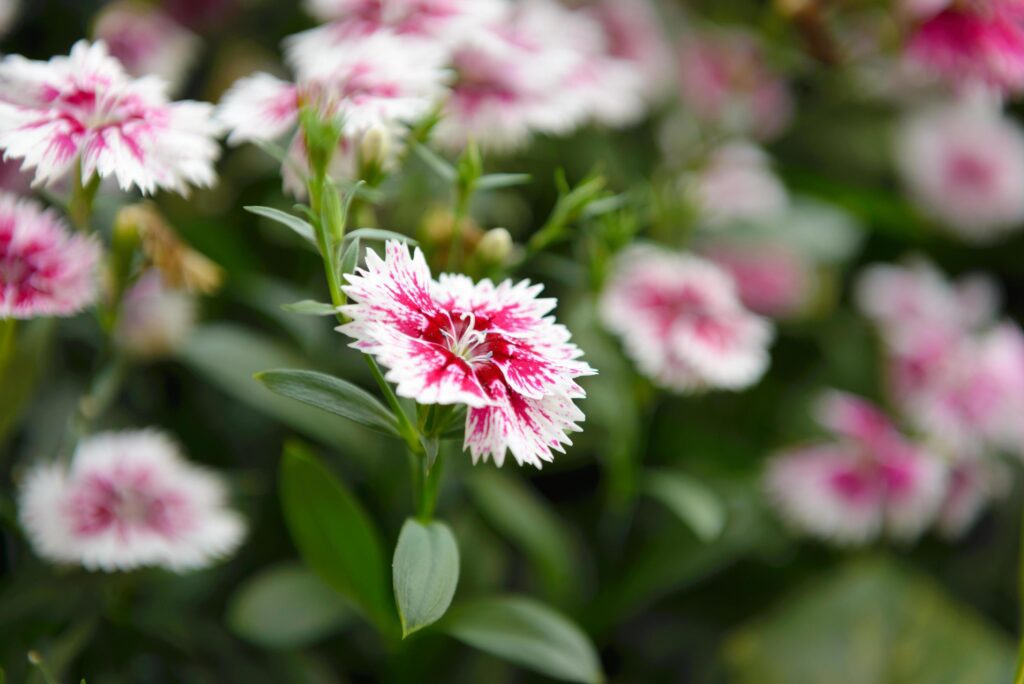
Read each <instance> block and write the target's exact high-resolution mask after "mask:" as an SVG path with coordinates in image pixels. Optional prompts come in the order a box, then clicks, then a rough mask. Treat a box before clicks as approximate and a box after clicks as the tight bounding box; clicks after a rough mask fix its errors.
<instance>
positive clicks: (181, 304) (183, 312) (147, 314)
mask: <svg viewBox="0 0 1024 684" xmlns="http://www.w3.org/2000/svg"><path fill="white" fill-rule="evenodd" d="M198 316H199V306H198V303H197V302H196V299H195V297H194V296H192V295H191V294H189V293H188V292H185V291H184V290H176V289H172V288H170V287H168V286H167V285H166V284H165V283H164V280H163V277H162V276H161V275H160V272H159V271H157V270H149V271H146V272H145V273H144V274H143V275H142V276H141V277H140V278H139V279H138V281H136V283H135V284H134V285H132V287H131V289H129V290H128V292H127V293H126V294H125V296H124V299H123V300H122V302H121V315H120V316H119V317H118V320H117V328H116V330H115V331H114V340H115V341H116V342H117V345H118V346H119V347H120V348H121V349H123V350H124V351H125V352H126V353H128V354H129V355H131V356H133V357H135V358H139V359H153V358H160V357H165V356H169V355H170V354H172V353H173V352H175V351H177V350H178V349H181V347H182V346H184V344H185V342H186V341H187V340H188V337H189V335H190V334H191V332H192V330H193V329H194V328H195V324H196V320H197V319H198Z"/></svg>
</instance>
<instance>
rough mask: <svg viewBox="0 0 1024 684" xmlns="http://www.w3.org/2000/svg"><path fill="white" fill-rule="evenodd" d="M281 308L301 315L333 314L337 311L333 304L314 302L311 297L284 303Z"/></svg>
mask: <svg viewBox="0 0 1024 684" xmlns="http://www.w3.org/2000/svg"><path fill="white" fill-rule="evenodd" d="M281 308H282V309H284V310H285V311H291V312H292V313H297V314H302V315H303V316H334V315H335V314H337V313H338V309H337V308H335V307H334V305H333V304H327V303H324V302H314V301H313V300H312V299H303V300H302V301H301V302H295V303H294V304H284V305H282V306H281Z"/></svg>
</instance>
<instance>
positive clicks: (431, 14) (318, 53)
mask: <svg viewBox="0 0 1024 684" xmlns="http://www.w3.org/2000/svg"><path fill="white" fill-rule="evenodd" d="M306 8H307V9H308V10H309V12H310V14H312V15H313V16H315V17H316V18H317V19H319V20H320V21H322V22H329V23H326V24H325V25H324V26H320V27H318V28H315V29H310V30H309V31H304V32H302V33H300V34H298V35H296V36H294V37H293V38H292V39H291V40H290V54H291V57H292V59H293V60H294V61H295V62H296V63H299V64H312V63H315V62H317V61H318V60H320V59H323V57H324V55H329V54H331V53H334V52H339V51H344V50H345V49H347V48H348V46H349V45H350V44H351V43H352V42H353V41H354V40H358V39H359V38H360V37H361V36H366V35H369V34H373V33H376V32H378V31H381V30H385V31H389V32H393V33H395V34H398V35H400V36H402V37H403V39H405V40H406V41H408V40H414V39H421V40H427V41H432V42H437V43H440V44H441V45H444V46H448V47H451V46H454V45H455V44H457V43H459V42H461V41H463V40H465V39H467V38H469V37H470V36H472V35H473V33H474V32H476V31H479V30H480V29H482V28H483V27H484V26H486V25H489V24H494V23H498V22H500V21H502V19H503V18H504V17H505V16H506V15H507V14H508V12H509V4H508V3H507V2H505V0H307V2H306Z"/></svg>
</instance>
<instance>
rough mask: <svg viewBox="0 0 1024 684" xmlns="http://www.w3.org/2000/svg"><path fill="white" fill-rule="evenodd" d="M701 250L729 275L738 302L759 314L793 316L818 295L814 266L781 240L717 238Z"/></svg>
mask: <svg viewBox="0 0 1024 684" xmlns="http://www.w3.org/2000/svg"><path fill="white" fill-rule="evenodd" d="M700 253H701V254H702V255H703V256H706V257H707V258H709V259H711V261H713V262H715V263H716V264H718V265H719V266H721V267H722V268H724V269H725V270H726V271H727V272H728V273H729V275H731V276H732V278H733V280H734V281H735V282H736V288H737V291H738V292H739V296H740V301H742V302H743V305H744V306H745V307H747V308H748V309H750V310H751V311H753V312H755V313H758V314H761V315H762V316H770V317H772V318H788V317H791V316H795V315H797V314H799V313H801V312H803V311H805V310H806V309H807V308H808V307H809V306H810V305H811V303H812V300H813V298H814V296H815V295H816V294H817V290H818V275H817V273H816V270H815V265H814V264H813V263H812V262H811V261H810V260H809V259H808V258H806V257H805V256H804V255H803V254H801V253H799V252H797V251H796V250H794V249H792V248H790V247H789V246H788V245H786V244H784V243H782V242H773V241H770V240H758V239H753V240H742V239H735V240H730V239H719V240H712V241H708V242H706V243H705V244H703V245H702V246H701V249H700Z"/></svg>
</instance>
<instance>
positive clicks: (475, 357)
mask: <svg viewBox="0 0 1024 684" xmlns="http://www.w3.org/2000/svg"><path fill="white" fill-rule="evenodd" d="M448 320H449V322H450V323H451V326H452V329H451V330H442V331H441V334H442V335H443V336H444V339H445V341H446V342H447V343H448V350H449V351H450V352H451V353H452V354H455V356H458V357H459V358H460V359H462V360H464V361H465V362H466V363H468V364H469V365H471V366H472V365H473V364H476V363H483V362H484V361H487V360H489V359H490V358H491V357H492V356H493V353H492V352H491V351H489V350H487V349H486V345H487V333H486V332H484V331H483V330H477V329H476V316H475V315H474V314H473V313H472V312H471V311H466V312H464V313H462V314H461V315H460V316H459V323H456V322H455V320H454V319H453V318H452V317H451V316H449V317H448ZM467 321H468V323H467Z"/></svg>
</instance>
